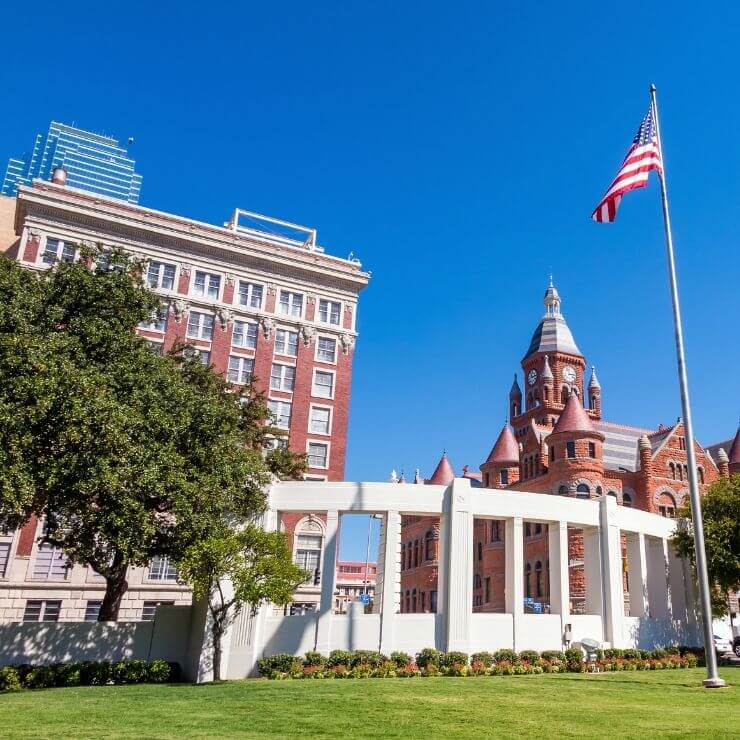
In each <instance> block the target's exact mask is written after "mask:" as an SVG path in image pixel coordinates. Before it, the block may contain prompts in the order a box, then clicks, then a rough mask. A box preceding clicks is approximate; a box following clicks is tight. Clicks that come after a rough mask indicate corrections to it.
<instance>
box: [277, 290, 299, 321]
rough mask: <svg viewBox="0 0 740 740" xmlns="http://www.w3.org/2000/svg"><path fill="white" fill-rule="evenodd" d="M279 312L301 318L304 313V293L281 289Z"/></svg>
mask: <svg viewBox="0 0 740 740" xmlns="http://www.w3.org/2000/svg"><path fill="white" fill-rule="evenodd" d="M278 313H281V314H283V316H294V317H296V318H300V317H301V315H302V314H303V295H302V294H301V293H293V292H291V291H289V290H281V291H280V303H279V304H278Z"/></svg>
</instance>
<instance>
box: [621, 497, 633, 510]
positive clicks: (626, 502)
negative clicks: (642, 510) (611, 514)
mask: <svg viewBox="0 0 740 740" xmlns="http://www.w3.org/2000/svg"><path fill="white" fill-rule="evenodd" d="M622 506H626V507H627V508H628V509H631V508H632V495H631V494H629V493H623V494H622Z"/></svg>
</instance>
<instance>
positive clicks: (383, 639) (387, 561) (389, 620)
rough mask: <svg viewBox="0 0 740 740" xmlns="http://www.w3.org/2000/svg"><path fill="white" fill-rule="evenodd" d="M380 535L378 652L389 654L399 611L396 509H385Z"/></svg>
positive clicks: (399, 579) (398, 529)
mask: <svg viewBox="0 0 740 740" xmlns="http://www.w3.org/2000/svg"><path fill="white" fill-rule="evenodd" d="M382 535H383V536H382V539H381V543H380V558H381V562H382V564H383V580H382V582H381V584H380V588H381V589H382V590H381V592H380V594H379V596H380V602H381V611H380V652H381V653H385V654H386V655H390V653H391V652H393V650H395V643H394V641H393V640H394V637H393V628H394V626H395V623H396V613H397V612H398V611H399V608H398V607H399V591H400V588H401V569H400V540H401V515H400V514H399V513H398V512H397V511H386V513H385V517H384V519H383V533H382Z"/></svg>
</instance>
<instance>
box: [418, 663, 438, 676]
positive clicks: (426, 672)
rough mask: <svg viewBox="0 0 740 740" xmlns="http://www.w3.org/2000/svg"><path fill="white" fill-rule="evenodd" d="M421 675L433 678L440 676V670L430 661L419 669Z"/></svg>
mask: <svg viewBox="0 0 740 740" xmlns="http://www.w3.org/2000/svg"><path fill="white" fill-rule="evenodd" d="M421 675H422V676H426V677H427V678H434V677H435V676H441V675H442V671H441V670H440V669H439V668H437V666H436V665H434V663H430V664H429V665H428V666H427V667H426V668H422V669H421Z"/></svg>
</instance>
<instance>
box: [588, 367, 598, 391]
mask: <svg viewBox="0 0 740 740" xmlns="http://www.w3.org/2000/svg"><path fill="white" fill-rule="evenodd" d="M588 387H589V388H594V389H598V390H601V384H600V383H599V379H598V378H597V377H596V365H591V380H589V381H588Z"/></svg>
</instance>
